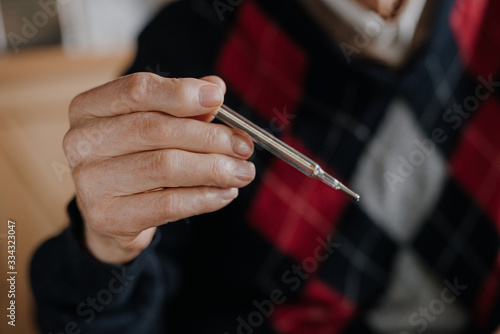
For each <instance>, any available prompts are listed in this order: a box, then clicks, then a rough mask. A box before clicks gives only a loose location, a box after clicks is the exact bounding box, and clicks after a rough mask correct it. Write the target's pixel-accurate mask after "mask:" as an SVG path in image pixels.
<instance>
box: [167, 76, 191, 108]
mask: <svg viewBox="0 0 500 334" xmlns="http://www.w3.org/2000/svg"><path fill="white" fill-rule="evenodd" d="M168 85H169V91H170V94H171V95H170V102H169V103H170V105H171V108H172V110H173V111H174V112H175V113H179V112H180V110H182V109H183V108H186V107H188V106H190V105H191V104H192V103H191V100H192V91H193V86H192V84H191V80H189V79H174V78H171V79H169V81H168Z"/></svg>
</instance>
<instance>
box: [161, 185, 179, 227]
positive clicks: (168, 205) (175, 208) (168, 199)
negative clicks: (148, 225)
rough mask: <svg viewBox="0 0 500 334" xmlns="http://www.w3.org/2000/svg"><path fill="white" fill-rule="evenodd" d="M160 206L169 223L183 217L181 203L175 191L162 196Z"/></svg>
mask: <svg viewBox="0 0 500 334" xmlns="http://www.w3.org/2000/svg"><path fill="white" fill-rule="evenodd" d="M159 205H160V208H161V210H162V211H161V212H162V213H163V216H164V217H165V219H167V220H168V221H172V220H174V219H180V215H182V214H181V212H182V207H181V201H180V199H179V196H177V195H176V194H175V192H174V191H169V192H167V193H166V194H165V195H164V196H161V197H160V203H159Z"/></svg>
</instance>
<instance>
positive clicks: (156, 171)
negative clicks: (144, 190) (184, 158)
mask: <svg viewBox="0 0 500 334" xmlns="http://www.w3.org/2000/svg"><path fill="white" fill-rule="evenodd" d="M171 160H172V154H171V153H169V152H167V151H164V150H159V151H154V152H153V153H152V154H151V156H150V159H149V164H148V167H147V169H148V171H147V172H148V173H150V175H155V176H159V177H162V176H163V175H165V174H166V171H167V170H168V169H169V166H170V164H171Z"/></svg>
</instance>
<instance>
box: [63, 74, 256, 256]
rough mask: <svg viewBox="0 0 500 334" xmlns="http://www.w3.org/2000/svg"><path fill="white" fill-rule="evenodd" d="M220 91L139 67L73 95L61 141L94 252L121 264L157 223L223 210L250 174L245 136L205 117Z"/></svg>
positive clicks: (216, 82)
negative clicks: (141, 69) (151, 72)
mask: <svg viewBox="0 0 500 334" xmlns="http://www.w3.org/2000/svg"><path fill="white" fill-rule="evenodd" d="M224 92H225V84H224V82H223V81H222V80H221V79H220V78H218V77H214V76H211V77H206V78H204V79H203V80H197V79H188V78H186V79H168V78H162V77H160V76H157V75H154V74H150V73H137V74H132V75H129V76H125V77H122V78H119V79H117V80H115V81H112V82H110V83H107V84H105V85H103V86H101V87H97V88H94V89H92V90H90V91H87V92H85V93H82V94H80V95H78V96H77V97H75V98H74V99H73V101H72V102H71V105H70V108H69V118H70V125H71V127H70V130H69V131H68V133H67V134H66V136H65V138H64V142H63V147H64V152H65V154H66V156H67V158H68V161H69V164H70V167H71V170H72V173H73V179H74V182H75V186H76V199H77V204H78V207H79V209H80V212H81V214H82V217H83V219H84V222H85V223H84V232H85V240H84V241H85V245H86V247H87V249H88V251H89V252H90V253H91V254H92V255H93V256H94V257H95V258H97V259H98V260H100V261H103V262H107V263H112V264H123V263H126V262H129V261H131V260H133V259H134V258H135V257H136V256H137V255H139V254H140V252H141V251H142V250H144V249H145V248H146V247H147V246H148V245H149V244H150V242H151V240H152V238H153V235H154V233H155V230H156V227H157V226H160V225H163V224H166V223H168V222H171V221H176V220H179V219H182V218H186V217H189V216H193V215H198V214H202V213H206V212H211V211H215V210H218V209H221V208H223V207H224V206H226V205H227V204H229V203H230V202H231V201H232V200H233V199H234V198H236V196H237V195H238V189H237V188H240V187H244V186H246V185H247V184H249V183H250V182H251V181H252V180H253V178H254V176H255V167H254V165H253V164H252V163H250V162H247V161H245V160H246V159H248V158H249V157H250V156H251V154H252V152H253V144H252V141H251V138H250V137H249V136H247V135H245V134H243V133H240V132H237V131H235V130H232V129H230V128H229V127H227V126H224V125H220V124H211V123H209V122H210V121H211V120H212V119H213V116H212V115H211V114H210V113H211V112H214V111H215V110H216V109H217V107H218V106H220V105H221V104H222V100H223V94H224Z"/></svg>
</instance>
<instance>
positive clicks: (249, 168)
mask: <svg viewBox="0 0 500 334" xmlns="http://www.w3.org/2000/svg"><path fill="white" fill-rule="evenodd" d="M236 177H237V178H238V179H239V180H241V181H245V182H246V181H251V180H253V178H254V177H255V166H254V165H253V163H251V162H247V161H242V162H240V163H239V164H238V167H236Z"/></svg>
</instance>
